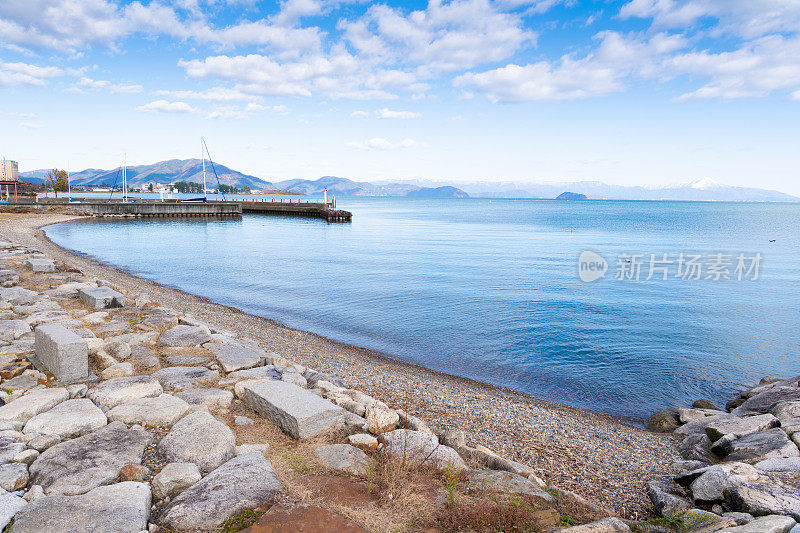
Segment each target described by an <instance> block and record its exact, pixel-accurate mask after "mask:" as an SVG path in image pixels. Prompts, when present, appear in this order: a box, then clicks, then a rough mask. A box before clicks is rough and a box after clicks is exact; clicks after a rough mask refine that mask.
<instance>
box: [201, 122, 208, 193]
mask: <svg viewBox="0 0 800 533" xmlns="http://www.w3.org/2000/svg"><path fill="white" fill-rule="evenodd" d="M204 142H205V141H204V140H203V137H200V158H201V159H202V160H203V198H205V199H206V200H208V196H206V152H205V150H204V149H203V143H204Z"/></svg>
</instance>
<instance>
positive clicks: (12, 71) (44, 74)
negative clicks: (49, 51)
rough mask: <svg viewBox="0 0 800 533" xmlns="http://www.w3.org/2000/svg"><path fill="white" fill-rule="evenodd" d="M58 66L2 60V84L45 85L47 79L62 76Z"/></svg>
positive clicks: (0, 63)
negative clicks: (42, 65)
mask: <svg viewBox="0 0 800 533" xmlns="http://www.w3.org/2000/svg"><path fill="white" fill-rule="evenodd" d="M63 74H64V71H63V70H62V69H60V68H58V67H40V66H38V65H30V64H28V63H3V62H2V61H0V86H11V85H35V86H39V87H41V86H44V85H45V80H46V79H48V78H54V77H56V76H61V75H63Z"/></svg>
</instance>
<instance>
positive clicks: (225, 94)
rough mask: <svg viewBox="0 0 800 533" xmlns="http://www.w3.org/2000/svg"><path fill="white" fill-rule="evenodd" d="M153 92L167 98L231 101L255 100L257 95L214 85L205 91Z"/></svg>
mask: <svg viewBox="0 0 800 533" xmlns="http://www.w3.org/2000/svg"><path fill="white" fill-rule="evenodd" d="M155 94H157V95H158V96H166V97H169V98H178V99H181V100H183V99H189V100H209V101H212V102H231V101H235V100H250V101H252V100H257V99H258V98H259V97H258V96H255V95H252V94H246V93H244V92H242V91H239V90H236V89H229V88H227V87H214V88H212V89H207V90H205V91H166V90H159V91H156V92H155Z"/></svg>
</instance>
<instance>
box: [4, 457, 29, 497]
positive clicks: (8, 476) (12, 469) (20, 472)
mask: <svg viewBox="0 0 800 533" xmlns="http://www.w3.org/2000/svg"><path fill="white" fill-rule="evenodd" d="M27 484H28V466H27V465H25V464H22V463H9V464H4V465H0V487H2V489H3V490H6V491H8V492H14V491H16V490H19V489H22V488H24V487H25V485H27Z"/></svg>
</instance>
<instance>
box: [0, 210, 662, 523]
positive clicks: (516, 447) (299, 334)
mask: <svg viewBox="0 0 800 533" xmlns="http://www.w3.org/2000/svg"><path fill="white" fill-rule="evenodd" d="M81 218H84V217H77V216H69V215H6V216H4V217H3V218H2V219H0V233H1V234H3V235H4V236H5V237H7V238H8V239H9V240H14V241H16V242H20V243H22V244H26V245H31V246H32V247H35V248H38V249H39V250H40V251H42V252H44V253H47V254H48V255H50V256H52V257H53V258H54V259H58V260H61V261H62V262H64V263H66V264H69V265H70V266H73V267H75V268H78V269H79V270H81V271H84V272H87V273H90V274H91V275H92V276H95V277H99V278H105V279H107V280H108V281H109V282H110V283H111V284H112V285H114V286H116V287H118V288H119V289H122V290H123V292H127V293H128V294H133V295H137V294H147V295H148V296H149V297H151V298H153V299H155V300H157V301H159V302H161V303H162V304H163V305H167V306H169V307H173V308H175V309H177V310H180V311H182V312H186V313H187V314H191V315H193V316H195V317H197V318H199V319H201V320H205V321H208V322H211V323H214V324H217V325H219V326H221V327H224V328H226V329H230V330H232V331H235V332H236V333H237V334H239V335H242V336H245V337H250V338H253V339H254V340H256V341H257V342H258V344H261V345H262V346H263V347H265V348H267V349H269V350H272V351H276V352H279V353H282V354H286V356H287V357H290V358H292V359H293V360H296V361H298V362H300V363H301V364H304V365H308V366H312V367H314V368H317V369H319V370H320V371H323V372H326V373H329V374H333V375H337V376H340V377H342V378H344V379H346V380H348V381H349V382H350V383H352V384H353V386H357V387H358V388H360V389H362V390H364V391H366V392H368V393H370V394H372V395H374V396H375V397H377V398H379V399H381V400H383V401H385V402H386V403H388V404H390V405H395V406H397V407H400V408H403V409H404V410H406V411H407V412H409V413H410V414H414V415H415V416H418V417H420V418H423V419H425V420H426V421H428V422H429V423H430V425H431V426H432V427H434V428H435V429H438V430H446V429H456V428H458V429H463V430H465V431H466V432H467V434H468V441H472V443H480V444H485V445H487V446H489V447H490V448H492V449H495V450H497V451H498V452H500V453H502V454H503V455H506V456H508V457H511V458H513V459H515V460H518V461H520V462H524V463H527V464H530V465H531V466H533V467H534V468H537V469H538V470H539V473H540V474H541V477H543V478H544V479H546V480H547V481H548V482H551V483H553V484H556V485H558V486H561V487H563V488H566V489H569V490H573V491H575V492H578V493H579V494H582V495H584V496H586V497H588V498H591V499H593V500H594V501H598V502H601V503H603V504H605V505H607V506H609V507H611V508H613V509H615V510H616V511H618V512H619V513H620V514H621V515H623V516H627V517H631V518H634V517H637V516H642V515H644V514H648V513H649V507H650V506H649V502H648V501H647V498H646V496H644V480H646V479H649V478H652V477H657V476H659V475H661V474H663V472H664V471H665V470H666V466H667V465H668V464H669V463H670V462H671V459H673V458H674V456H675V443H674V440H673V439H671V438H668V437H665V436H663V435H656V434H653V433H650V432H647V431H644V430H642V429H640V428H637V427H634V426H631V425H629V424H627V423H626V422H625V421H623V420H622V419H620V418H619V417H614V416H612V415H606V414H601V413H595V412H592V411H587V410H584V409H580V408H576V407H570V406H565V405H561V404H557V403H554V402H551V401H547V400H542V399H539V398H536V397H533V396H530V395H528V394H525V393H522V392H519V391H515V390H512V389H508V388H505V387H501V386H497V385H491V384H488V383H484V382H481V381H478V380H474V379H470V378H466V377H461V376H456V375H451V374H446V373H443V372H439V371H435V370H431V369H428V368H426V367H423V366H420V365H417V364H414V363H410V362H407V361H403V360H398V359H395V358H392V357H391V356H389V355H388V354H384V353H381V352H379V351H376V350H370V349H366V348H361V347H358V346H353V345H349V344H346V343H342V342H339V341H335V340H332V339H328V338H326V337H322V336H320V335H318V334H315V333H313V332H307V331H302V330H297V329H293V328H290V327H288V326H285V325H283V324H280V323H279V322H276V321H275V320H272V319H269V318H265V317H261V316H258V315H252V314H249V313H246V312H244V311H241V310H239V309H236V308H233V307H230V306H226V305H224V304H219V303H215V302H213V301H211V300H209V299H208V298H205V297H202V296H197V295H193V294H190V293H187V292H185V291H182V290H181V289H178V288H175V287H170V286H165V285H162V284H159V283H157V282H155V281H152V280H149V279H147V278H142V277H139V276H136V275H134V274H132V273H130V272H128V271H126V270H125V269H121V268H119V267H115V266H113V265H109V264H107V263H104V262H102V261H99V260H97V259H94V258H91V257H88V256H87V255H86V254H82V253H81V252H80V251H75V250H69V249H67V248H64V247H62V246H60V245H58V244H56V243H54V242H53V241H52V240H50V239H49V237H47V235H46V234H45V232H44V231H43V230H42V228H43V227H45V226H47V225H51V224H55V223H60V222H67V221H72V220H78V219H81ZM9 221H10V224H9ZM25 241H28V242H25Z"/></svg>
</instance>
